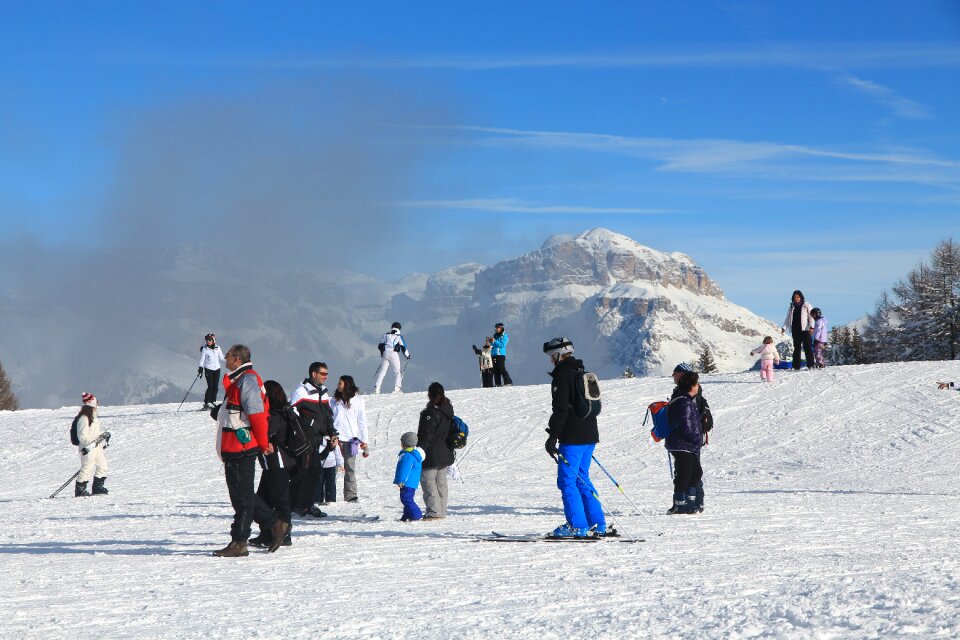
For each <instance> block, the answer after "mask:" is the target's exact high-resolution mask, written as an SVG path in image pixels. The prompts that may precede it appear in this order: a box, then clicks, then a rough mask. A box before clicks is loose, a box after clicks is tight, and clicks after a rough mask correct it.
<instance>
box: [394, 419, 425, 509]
mask: <svg viewBox="0 0 960 640" xmlns="http://www.w3.org/2000/svg"><path fill="white" fill-rule="evenodd" d="M400 446H401V447H403V448H402V449H401V450H400V453H399V454H397V457H398V460H397V472H396V474H394V476H393V484H395V485H397V486H399V487H400V502H401V503H402V504H403V517H402V518H400V521H401V522H407V521H409V520H420V519H422V518H423V512H422V511H420V507H419V506H418V505H417V502H416V500H414V495H415V494H416V493H417V487H418V486H420V471H421V470H422V469H423V460H424V458H426V457H427V454H426V453H425V452H424V451H423V449H421V448H420V447H418V446H417V434H415V433H414V432H412V431H408V432H407V433H405V434H403V435H402V436H400Z"/></svg>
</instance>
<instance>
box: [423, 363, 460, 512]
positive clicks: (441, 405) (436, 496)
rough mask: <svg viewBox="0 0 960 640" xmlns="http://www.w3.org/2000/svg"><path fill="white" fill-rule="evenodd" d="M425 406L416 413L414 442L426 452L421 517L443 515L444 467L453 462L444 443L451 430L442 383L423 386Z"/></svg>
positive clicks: (447, 402)
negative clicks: (425, 398)
mask: <svg viewBox="0 0 960 640" xmlns="http://www.w3.org/2000/svg"><path fill="white" fill-rule="evenodd" d="M427 398H428V399H429V401H428V402H427V406H426V408H425V409H424V410H423V411H421V412H420V424H419V426H418V427H417V444H418V445H419V446H420V448H421V449H423V451H424V453H426V454H427V457H426V459H424V461H423V471H422V472H421V474H420V486H421V487H422V489H423V501H424V503H425V504H426V505H427V513H426V514H425V515H424V516H423V519H424V520H436V519H439V518H445V517H447V495H448V491H447V467H449V466H450V465H452V464H453V461H454V457H455V456H454V453H453V449H451V448H450V445H449V444H448V443H447V440H448V438H449V437H450V431H451V430H452V429H453V405H452V404H450V401H449V400H448V399H447V396H446V394H445V393H444V390H443V385H441V384H440V383H439V382H433V383H431V384H430V387H429V388H428V389H427Z"/></svg>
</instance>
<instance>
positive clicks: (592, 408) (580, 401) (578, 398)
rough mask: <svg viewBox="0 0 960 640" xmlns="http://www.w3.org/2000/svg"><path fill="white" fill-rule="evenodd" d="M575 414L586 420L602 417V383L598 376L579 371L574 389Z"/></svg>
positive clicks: (575, 378)
mask: <svg viewBox="0 0 960 640" xmlns="http://www.w3.org/2000/svg"><path fill="white" fill-rule="evenodd" d="M572 404H573V413H574V414H576V416H577V417H578V418H580V419H581V420H584V419H586V418H590V417H596V416H598V415H600V381H599V380H597V374H595V373H591V372H589V371H584V370H583V369H582V368H580V369H577V375H576V376H575V377H574V388H573V403H572Z"/></svg>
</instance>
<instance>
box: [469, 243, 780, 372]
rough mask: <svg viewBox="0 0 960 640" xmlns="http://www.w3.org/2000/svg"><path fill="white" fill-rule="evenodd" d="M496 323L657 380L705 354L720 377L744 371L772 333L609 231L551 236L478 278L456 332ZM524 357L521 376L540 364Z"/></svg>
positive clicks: (694, 277) (688, 262)
mask: <svg viewBox="0 0 960 640" xmlns="http://www.w3.org/2000/svg"><path fill="white" fill-rule="evenodd" d="M478 318H480V319H482V320H481V321H480V322H479V323H478V322H477V319H478ZM496 321H502V322H504V323H506V324H507V326H508V329H509V331H510V332H511V336H514V335H516V336H517V337H519V338H520V339H521V340H523V341H525V342H532V343H537V344H539V342H542V341H543V340H545V339H547V338H548V337H551V336H553V335H564V336H567V337H569V338H571V339H572V340H573V341H574V344H575V345H576V348H577V350H578V353H579V354H582V355H584V356H585V357H586V358H587V359H588V362H589V363H591V364H590V366H593V367H595V368H597V370H598V371H599V372H601V373H602V375H605V376H608V377H611V376H615V375H618V374H619V373H621V372H623V371H624V369H625V368H627V367H629V368H631V369H632V370H633V371H634V372H636V373H637V374H639V375H662V374H665V373H668V372H669V371H671V370H672V369H673V367H674V366H675V365H676V363H677V362H689V361H692V360H696V359H697V358H698V357H699V355H700V354H701V353H702V352H703V351H704V350H705V349H710V350H711V352H712V354H713V356H714V359H715V360H716V363H717V366H718V367H719V369H720V370H721V371H740V370H743V369H747V368H749V367H750V366H751V365H752V364H753V362H754V358H753V357H752V356H750V355H749V352H750V350H751V349H753V348H754V347H755V346H757V344H759V343H760V341H761V340H762V338H763V336H764V335H774V334H776V333H778V327H777V326H776V325H774V324H773V323H771V322H769V321H767V320H764V319H763V318H760V317H759V316H757V315H755V314H753V313H751V312H750V311H748V310H747V309H744V308H743V307H740V306H737V305H735V304H733V303H731V302H730V301H728V300H727V299H726V298H725V297H724V295H723V291H722V290H721V289H720V287H719V286H718V285H717V284H716V283H715V282H713V281H712V280H711V279H710V278H709V276H708V275H707V274H706V272H705V271H704V270H703V269H702V268H701V267H699V266H698V265H697V264H696V263H695V262H694V261H693V260H692V259H691V258H690V257H689V256H687V255H685V254H683V253H664V252H660V251H656V250H654V249H651V248H649V247H646V246H643V245H641V244H639V243H638V242H636V241H634V240H632V239H630V238H628V237H626V236H624V235H621V234H618V233H614V232H612V231H609V230H607V229H592V230H590V231H587V232H585V233H582V234H580V235H579V236H576V237H575V238H571V239H565V238H563V237H553V238H551V239H550V240H548V242H547V243H545V244H544V246H542V247H541V248H540V249H538V250H536V251H532V252H530V253H527V254H525V255H523V256H520V257H518V258H515V259H513V260H506V261H503V262H500V263H497V264H496V265H493V266H491V267H488V268H487V269H484V270H482V271H480V272H478V273H477V275H476V283H475V285H474V295H473V299H472V302H471V304H470V306H468V307H467V308H466V309H465V310H464V311H463V312H462V313H461V314H460V319H459V320H458V326H459V328H460V329H461V331H462V333H464V334H465V335H467V334H470V333H471V332H482V331H484V325H492V323H493V322H496ZM473 335H477V333H473ZM511 339H513V338H511ZM538 340H539V342H538ZM524 355H525V354H521V355H520V357H519V358H515V359H514V362H515V365H513V366H516V367H517V369H518V370H519V371H521V372H526V371H527V370H529V369H533V370H539V369H540V368H541V367H542V362H541V359H540V358H539V357H538V356H536V354H535V353H534V354H533V357H532V358H530V359H528V358H527V357H524ZM509 360H510V356H509V355H508V361H509ZM531 360H532V361H533V362H531ZM528 365H532V366H528Z"/></svg>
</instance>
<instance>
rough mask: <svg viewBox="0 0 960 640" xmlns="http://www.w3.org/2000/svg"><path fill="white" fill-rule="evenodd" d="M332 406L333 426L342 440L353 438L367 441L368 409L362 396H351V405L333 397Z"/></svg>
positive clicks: (348, 440) (346, 440) (347, 440)
mask: <svg viewBox="0 0 960 640" xmlns="http://www.w3.org/2000/svg"><path fill="white" fill-rule="evenodd" d="M330 408H331V409H333V428H334V429H336V430H337V433H338V434H339V437H340V442H344V443H346V442H350V440H351V439H352V438H359V439H360V442H366V441H367V411H366V407H365V406H364V402H363V398H362V397H360V396H354V397H353V398H351V400H350V406H349V407H348V406H346V405H344V404H343V403H342V402H340V401H339V400H337V399H336V398H333V399H331V400H330Z"/></svg>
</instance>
